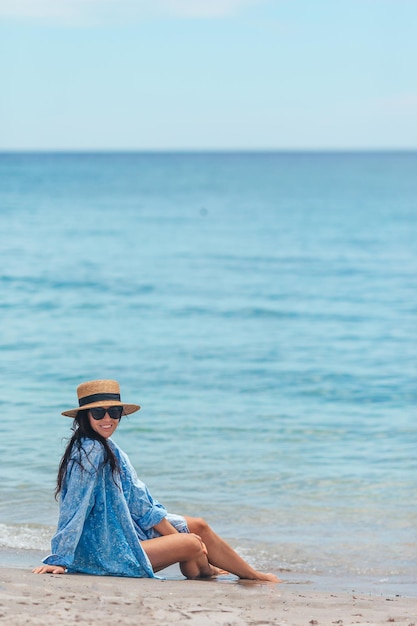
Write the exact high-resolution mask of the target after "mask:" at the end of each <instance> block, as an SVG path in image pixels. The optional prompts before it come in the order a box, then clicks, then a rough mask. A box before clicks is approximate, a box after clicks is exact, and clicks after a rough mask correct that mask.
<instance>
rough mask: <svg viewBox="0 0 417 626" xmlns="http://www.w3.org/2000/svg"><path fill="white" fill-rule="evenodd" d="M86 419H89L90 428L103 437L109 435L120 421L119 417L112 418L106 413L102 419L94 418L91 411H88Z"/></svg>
mask: <svg viewBox="0 0 417 626" xmlns="http://www.w3.org/2000/svg"><path fill="white" fill-rule="evenodd" d="M106 408H108V407H106ZM88 419H89V420H90V426H91V428H92V429H93V430H94V431H95V432H96V433H98V434H99V435H101V436H102V437H104V438H105V439H107V438H108V437H111V435H112V434H113V433H114V431H115V430H116V428H117V427H118V425H119V422H120V420H119V419H112V418H111V417H110V415H109V414H108V413H106V414H105V416H104V417H103V419H101V420H95V419H93V417H92V415H91V411H88Z"/></svg>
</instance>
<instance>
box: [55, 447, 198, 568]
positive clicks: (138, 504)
mask: <svg viewBox="0 0 417 626" xmlns="http://www.w3.org/2000/svg"><path fill="white" fill-rule="evenodd" d="M108 444H109V446H111V448H112V450H113V451H114V453H115V455H116V458H117V460H118V462H119V466H120V476H119V475H117V474H116V475H115V476H114V479H113V475H112V471H111V468H110V465H109V464H108V463H106V464H104V450H103V446H102V445H101V443H100V442H98V441H95V440H94V439H84V440H83V449H82V450H81V451H80V452H78V451H74V452H73V455H72V457H71V460H70V461H69V463H68V469H67V475H66V478H65V481H64V486H63V489H62V491H61V497H60V511H59V519H58V527H57V531H56V533H55V535H54V536H53V538H52V542H51V545H52V554H51V555H50V556H48V557H46V558H45V559H44V560H43V562H44V563H45V564H47V565H62V566H63V567H66V568H67V570H68V571H69V572H83V573H85V574H98V575H108V576H132V577H139V578H143V577H150V578H155V577H156V576H155V574H154V572H153V570H152V566H151V563H150V561H149V559H148V557H147V555H146V553H145V552H144V550H143V548H142V546H141V543H140V542H141V541H143V540H146V539H153V538H154V537H158V536H160V534H159V533H158V532H157V531H156V530H155V529H154V528H153V527H154V526H155V524H158V523H159V522H160V521H161V520H162V519H164V518H165V517H166V518H167V519H168V520H169V521H170V522H171V524H173V525H174V526H175V527H176V529H177V530H178V531H179V532H188V527H187V524H186V521H185V519H184V518H183V517H181V516H179V515H170V514H168V513H167V511H166V509H165V508H164V507H163V506H162V505H161V504H160V503H159V502H158V501H157V500H155V499H154V498H152V496H151V494H150V492H149V490H148V488H147V486H146V485H145V484H144V483H143V482H142V481H141V480H139V478H138V477H137V474H136V472H135V470H134V468H133V466H132V465H131V463H130V461H129V458H128V456H127V455H126V454H125V453H124V452H123V451H122V450H121V449H120V448H119V447H118V446H117V445H116V444H115V443H114V442H113V441H111V440H110V439H108ZM78 460H79V461H80V462H81V465H80V463H79V462H78ZM83 468H84V469H83Z"/></svg>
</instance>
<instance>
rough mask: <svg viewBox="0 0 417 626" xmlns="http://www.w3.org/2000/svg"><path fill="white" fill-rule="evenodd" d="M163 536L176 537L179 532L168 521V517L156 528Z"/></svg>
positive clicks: (156, 525)
mask: <svg viewBox="0 0 417 626" xmlns="http://www.w3.org/2000/svg"><path fill="white" fill-rule="evenodd" d="M154 528H155V530H157V531H158V532H159V533H161V535H175V534H176V533H178V530H177V529H176V528H175V527H174V526H173V525H172V524H171V523H170V522H169V521H168V520H167V518H166V517H164V519H162V520H161V521H160V522H159V523H158V524H155V526H154Z"/></svg>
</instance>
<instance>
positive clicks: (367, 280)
mask: <svg viewBox="0 0 417 626" xmlns="http://www.w3.org/2000/svg"><path fill="white" fill-rule="evenodd" d="M416 174H417V154H414V153H408V154H406V153H404V154H400V153H380V154H377V153H375V154H325V153H323V154H320V153H319V154H302V153H299V154H297V153H294V154H280V153H277V154H274V153H269V154H95V155H94V154H92V155H86V154H84V155H80V154H59V155H57V154H42V155H40V154H34V155H31V154H24V155H19V154H14V155H11V154H10V155H0V226H1V232H2V233H3V238H2V245H1V247H0V286H1V301H0V315H1V321H2V324H1V333H2V340H1V343H0V354H1V361H0V363H1V377H0V385H1V387H2V393H1V396H0V397H1V403H2V406H1V408H2V420H1V421H0V434H1V438H0V459H1V461H0V547H1V548H3V549H4V550H12V551H13V550H20V549H23V550H29V549H35V550H40V551H42V550H44V551H46V552H47V551H48V550H49V539H50V534H51V532H52V531H53V527H54V524H55V521H56V513H57V509H56V504H55V503H54V500H53V488H54V481H55V475H56V468H57V464H58V462H59V458H60V455H61V453H62V450H63V445H64V442H63V438H65V437H67V436H68V434H69V432H70V430H69V427H70V425H71V421H70V420H69V419H68V418H64V417H61V416H60V412H61V410H64V409H67V408H72V407H73V406H75V405H76V394H75V387H76V385H77V384H78V383H79V382H82V381H83V380H88V379H93V378H107V377H111V378H117V379H118V380H119V381H120V383H121V386H122V396H123V398H124V399H125V400H126V401H131V402H138V403H139V404H141V405H142V410H141V412H140V413H138V414H135V415H132V416H130V417H129V418H126V419H124V420H123V421H122V423H121V426H120V428H119V430H118V432H117V433H116V435H115V440H116V441H117V443H119V444H120V445H121V446H122V447H123V448H124V449H125V450H126V451H127V452H128V454H129V455H130V457H131V459H132V461H133V463H134V465H135V467H136V469H137V470H138V473H139V475H140V476H141V477H142V479H143V480H145V481H146V482H147V483H148V485H149V487H150V489H151V491H152V493H153V494H154V495H156V496H157V497H158V499H159V500H160V501H161V502H163V503H164V504H165V505H166V506H167V507H168V508H169V509H170V510H171V511H173V512H174V511H175V512H181V513H185V514H198V515H204V516H205V517H206V518H207V519H208V520H209V521H210V522H211V523H212V525H213V526H214V527H215V528H216V529H217V530H218V531H219V532H220V533H221V534H223V535H224V536H226V537H227V538H228V539H229V540H230V541H231V542H232V543H233V545H235V546H236V547H237V548H238V549H239V550H240V551H241V552H243V553H244V554H245V555H246V556H247V558H248V559H249V560H251V562H253V564H255V565H256V566H258V567H262V568H263V567H265V568H267V569H268V570H271V569H272V570H276V571H279V570H281V569H285V570H288V572H287V574H286V575H287V576H289V577H291V576H292V577H295V578H297V577H304V576H307V577H308V576H316V577H318V578H320V577H321V578H322V579H323V580H324V579H326V577H329V576H330V577H333V578H338V579H339V578H340V580H344V581H348V580H349V581H351V580H358V581H365V580H367V581H370V582H371V584H375V585H378V584H382V582H381V581H383V584H384V585H387V586H388V587H389V586H390V585H392V589H393V590H394V589H395V590H398V589H405V588H406V587H407V588H408V587H410V585H411V586H412V585H413V584H414V583H415V582H416V579H417V559H416V546H417V541H416V540H417V531H416V527H417V505H416V491H417V490H416V487H417V479H416V476H417V473H416V469H417V467H416V466H417V463H416V454H415V449H416V435H417V425H416V410H417V409H416V406H417V402H416V400H417V391H416V389H417V385H416V381H417V359H416V356H417V323H416V322H417V289H416V288H417V255H416V245H415V242H416V241H417V219H416V218H417V206H416V205H417V200H416V198H417V176H416ZM3 554H4V555H5V554H6V552H3ZM4 558H6V557H4ZM19 562H20V561H19ZM401 585H402V586H401Z"/></svg>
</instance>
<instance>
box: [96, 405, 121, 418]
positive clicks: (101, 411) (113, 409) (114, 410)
mask: <svg viewBox="0 0 417 626" xmlns="http://www.w3.org/2000/svg"><path fill="white" fill-rule="evenodd" d="M90 413H91V417H92V418H93V420H96V422H98V421H99V420H102V419H103V417H104V416H105V415H106V413H108V414H109V417H111V418H112V420H119V419H121V417H122V415H123V407H122V406H110V407H109V408H108V409H105V408H104V407H103V406H95V407H93V408H92V409H90Z"/></svg>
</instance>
